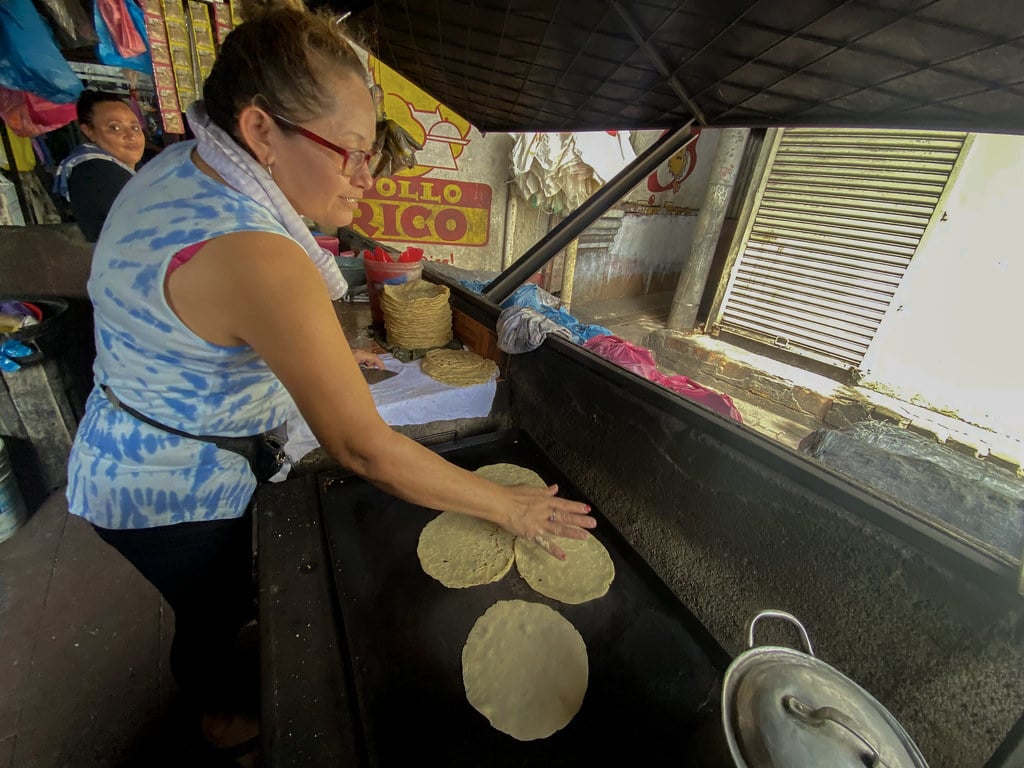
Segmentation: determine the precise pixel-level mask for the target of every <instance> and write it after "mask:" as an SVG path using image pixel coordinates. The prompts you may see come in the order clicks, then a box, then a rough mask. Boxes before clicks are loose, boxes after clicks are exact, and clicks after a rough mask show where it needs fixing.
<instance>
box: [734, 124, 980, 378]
mask: <svg viewBox="0 0 1024 768" xmlns="http://www.w3.org/2000/svg"><path fill="white" fill-rule="evenodd" d="M965 138H966V134H962V133H943V132H911V131H870V130H835V129H820V130H819V129H792V130H786V131H784V132H782V137H781V140H780V141H779V144H778V147H777V150H776V154H775V157H774V160H773V161H772V165H771V168H770V170H769V172H768V174H767V180H766V183H765V187H764V190H763V195H762V197H761V200H760V203H759V205H758V206H757V208H756V209H755V210H754V212H753V213H752V216H753V217H754V221H753V225H752V226H751V228H750V230H749V236H748V237H747V240H746V242H745V244H742V245H741V251H740V255H739V258H738V259H737V260H736V263H735V266H734V268H733V271H732V274H731V275H730V283H729V286H728V287H727V289H726V293H725V296H724V299H723V302H722V310H721V313H720V315H719V318H718V322H717V326H718V327H719V328H721V329H723V330H728V331H732V332H735V333H738V334H741V335H744V336H748V337H752V338H755V339H757V340H759V341H765V342H768V343H771V344H774V345H775V346H779V347H783V348H785V349H788V350H791V351H792V352H795V353H797V354H800V355H803V356H806V357H811V358H815V359H817V360H821V361H824V362H826V363H829V364H832V365H837V366H840V367H843V368H849V367H856V366H858V365H859V363H860V361H861V360H862V359H863V357H864V354H865V352H866V351H867V348H868V345H869V344H870V343H871V339H872V337H873V336H874V334H875V331H876V330H877V328H878V324H879V323H880V322H881V320H882V315H883V314H884V313H885V311H886V308H887V307H888V306H889V303H890V302H891V300H892V297H893V294H894V293H895V291H896V288H897V286H898V285H899V283H900V280H901V278H902V277H903V273H904V271H905V270H906V268H907V265H908V264H909V263H910V259H911V258H912V257H913V255H914V251H915V250H916V249H917V246H918V244H919V242H920V240H921V236H922V235H923V234H924V230H925V228H926V227H927V226H928V222H929V221H930V220H931V217H932V214H933V213H934V211H935V206H936V204H937V203H938V201H939V197H940V196H941V194H942V191H943V189H944V188H945V186H946V182H947V181H948V179H949V175H950V172H951V171H952V169H953V165H954V163H955V162H956V160H957V157H958V156H959V154H960V150H961V148H962V147H963V143H964V140H965Z"/></svg>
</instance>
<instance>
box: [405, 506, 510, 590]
mask: <svg viewBox="0 0 1024 768" xmlns="http://www.w3.org/2000/svg"><path fill="white" fill-rule="evenodd" d="M514 539H515V536H513V535H512V534H511V533H509V532H508V531H506V530H504V529H503V528H500V527H499V526H497V525H495V524H494V523H489V522H487V521H486V520H480V519H479V518H476V517H470V516H469V515H460V514H458V513H456V512H442V513H441V514H440V515H438V516H437V517H435V518H434V519H433V520H431V521H430V522H429V523H427V524H426V526H424V528H423V531H422V532H421V533H420V540H419V543H418V544H417V545H416V555H417V556H418V557H419V559H420V565H421V566H422V567H423V570H424V571H425V572H426V573H427V575H428V576H432V577H434V578H435V579H437V580H438V581H440V582H441V583H442V584H444V585H445V586H446V587H452V588H453V589H462V588H465V587H475V586H477V585H478V584H490V583H491V582H492V581H497V580H498V579H500V578H501V577H502V576H504V575H505V574H506V573H508V572H509V570H510V569H511V568H512V559H513V549H512V542H513V540H514Z"/></svg>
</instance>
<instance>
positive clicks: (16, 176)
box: [0, 120, 34, 224]
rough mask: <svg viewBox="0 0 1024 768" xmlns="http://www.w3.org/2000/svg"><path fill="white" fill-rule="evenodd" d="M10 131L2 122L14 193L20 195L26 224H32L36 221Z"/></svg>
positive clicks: (0, 127)
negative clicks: (31, 213) (29, 205)
mask: <svg viewBox="0 0 1024 768" xmlns="http://www.w3.org/2000/svg"><path fill="white" fill-rule="evenodd" d="M9 130H10V129H9V128H8V127H7V124H6V123H5V122H4V121H3V120H0V138H2V139H3V144H4V154H5V155H7V164H8V165H9V166H10V168H11V181H13V182H14V191H15V192H16V193H17V195H18V205H20V206H21V216H22V218H23V219H25V224H31V223H32V222H33V221H34V219H33V217H32V216H31V215H30V212H29V209H28V198H26V197H25V188H24V187H23V186H22V184H21V174H20V173H19V172H18V161H17V159H16V158H15V157H14V147H12V146H11V137H10V136H8V135H7V131H9Z"/></svg>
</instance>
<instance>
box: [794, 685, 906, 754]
mask: <svg viewBox="0 0 1024 768" xmlns="http://www.w3.org/2000/svg"><path fill="white" fill-rule="evenodd" d="M782 706H783V708H784V709H785V710H786V711H787V712H789V713H790V714H792V715H793V716H794V717H796V718H798V719H799V720H801V721H802V722H804V723H806V724H807V725H810V726H813V727H815V728H818V727H820V726H822V725H824V724H825V723H835V724H836V725H838V726H839V727H840V728H842V729H843V730H844V731H846V732H847V733H849V734H850V735H851V736H853V737H854V738H855V739H857V741H859V742H860V743H861V745H862V746H863V747H864V749H866V750H867V752H866V753H865V754H862V755H861V760H862V761H863V762H864V766H865V768H888V764H887V763H885V762H883V761H882V756H881V755H880V754H879V753H878V750H877V749H875V745H874V744H872V743H871V742H870V741H868V739H867V737H866V736H864V735H862V734H861V733H860V732H859V731H858V730H857V726H856V724H855V723H854V722H853V721H852V720H850V718H848V717H847V716H846V715H845V714H843V713H842V712H841V711H840V710H838V709H836V708H835V707H818V708H817V709H811V708H810V707H808V706H807V705H806V704H804V703H803V702H802V701H800V699H798V698H797V697H796V696H783V697H782Z"/></svg>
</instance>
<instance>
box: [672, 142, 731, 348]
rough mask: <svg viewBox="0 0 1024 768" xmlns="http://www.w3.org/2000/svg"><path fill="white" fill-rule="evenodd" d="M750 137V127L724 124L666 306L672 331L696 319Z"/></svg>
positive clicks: (685, 327) (690, 325)
mask: <svg viewBox="0 0 1024 768" xmlns="http://www.w3.org/2000/svg"><path fill="white" fill-rule="evenodd" d="M749 137H750V129H749V128H726V129H725V130H723V131H722V135H721V137H720V138H719V139H718V149H717V150H716V151H715V159H714V162H713V165H712V168H711V180H710V181H709V182H708V191H707V195H706V196H705V198H704V205H702V206H701V209H700V214H699V215H698V216H697V228H696V229H695V230H694V233H693V239H692V241H691V245H690V256H689V258H688V259H687V262H686V267H685V268H684V269H683V273H682V274H681V275H680V276H679V283H678V285H677V286H676V293H675V296H673V297H672V308H671V309H670V310H669V315H668V322H667V323H666V324H665V325H666V327H667V328H668V329H670V330H673V331H682V332H683V333H689V332H690V331H692V330H693V326H694V325H695V324H696V322H697V310H698V308H699V307H700V299H701V296H702V295H703V294H704V286H705V284H706V283H707V280H708V272H710V271H711V262H712V260H713V259H714V257H715V250H716V249H717V247H718V238H719V237H720V235H721V234H722V222H723V221H725V212H726V210H727V209H728V207H729V198H730V197H732V190H733V186H734V185H735V183H736V176H737V175H738V173H739V168H740V161H741V160H742V159H743V150H744V149H745V148H746V146H747V139H748V138H749Z"/></svg>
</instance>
